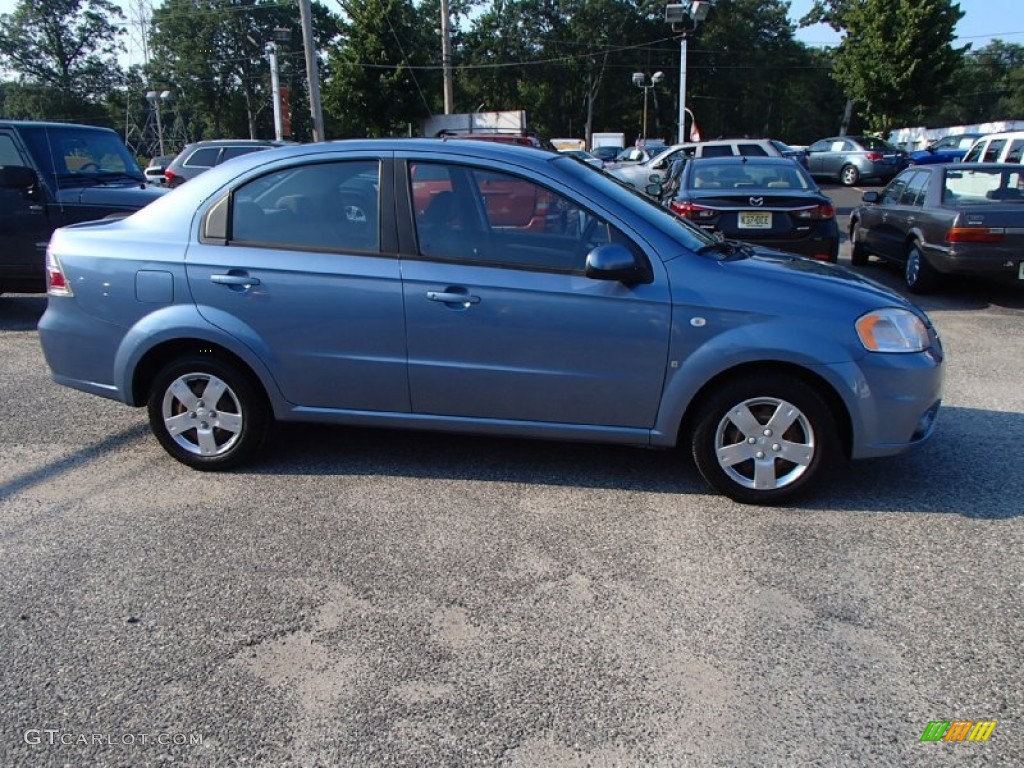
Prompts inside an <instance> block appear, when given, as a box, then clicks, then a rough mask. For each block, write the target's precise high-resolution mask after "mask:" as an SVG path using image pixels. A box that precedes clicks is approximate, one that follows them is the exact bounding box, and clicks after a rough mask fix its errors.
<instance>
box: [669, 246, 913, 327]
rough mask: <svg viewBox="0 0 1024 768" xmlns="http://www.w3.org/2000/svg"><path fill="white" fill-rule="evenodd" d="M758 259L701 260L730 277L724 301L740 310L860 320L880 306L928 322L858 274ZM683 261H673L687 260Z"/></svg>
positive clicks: (764, 251)
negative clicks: (893, 308)
mask: <svg viewBox="0 0 1024 768" xmlns="http://www.w3.org/2000/svg"><path fill="white" fill-rule="evenodd" d="M752 251H753V255H750V256H741V257H736V258H725V259H720V258H718V257H717V256H715V255H712V254H709V255H706V256H698V257H697V258H698V259H701V260H707V261H709V262H711V263H712V265H713V267H714V268H715V269H716V270H719V271H720V272H725V273H727V274H728V278H727V279H725V280H721V279H718V280H715V281H714V283H715V284H720V285H721V286H722V287H721V290H722V296H721V297H719V300H721V301H725V302H726V304H729V305H732V306H734V307H742V306H746V307H750V308H757V309H759V310H761V311H765V312H767V313H770V314H796V315H806V316H812V317H821V318H825V317H831V318H836V319H838V318H851V317H859V316H860V315H862V314H863V313H864V312H868V311H870V310H873V309H878V308H880V307H901V308H905V309H909V310H911V311H912V312H914V313H915V314H917V315H918V316H919V317H921V319H922V320H924V321H925V322H928V320H927V317H926V316H925V314H924V312H923V311H922V310H921V309H919V308H918V307H917V306H915V305H914V304H913V303H912V302H910V301H908V300H907V299H905V298H904V297H902V296H900V295H899V294H898V293H895V292H894V291H892V290H890V289H889V288H887V287H885V286H884V285H881V284H880V283H876V282H875V281H873V280H871V279H869V278H866V277H864V276H862V275H860V274H858V273H856V272H852V271H850V270H849V269H846V268H845V267H840V266H837V265H835V264H827V263H823V262H820V261H814V260H812V259H805V258H803V257H800V256H794V255H792V254H788V253H783V252H781V251H774V250H771V249H769V248H758V247H754V248H752ZM687 261H689V260H688V259H680V260H676V261H675V262H673V263H674V264H679V263H680V262H687Z"/></svg>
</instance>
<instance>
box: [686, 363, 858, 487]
mask: <svg viewBox="0 0 1024 768" xmlns="http://www.w3.org/2000/svg"><path fill="white" fill-rule="evenodd" d="M775 420H781V421H782V422H783V425H782V426H783V427H784V428H783V431H782V435H781V436H780V435H778V434H772V431H773V430H772V426H771V424H772V422H773V421H775ZM738 422H746V423H745V424H743V425H742V426H741V424H740V423H738ZM780 437H781V439H780ZM690 447H691V450H692V453H693V459H694V462H695V463H696V465H697V469H698V470H699V471H700V473H701V475H702V476H703V477H704V479H705V480H706V481H707V482H708V484H709V485H711V486H712V487H713V488H715V489H716V490H718V491H719V492H721V493H723V494H724V495H726V496H728V497H729V498H730V499H733V500H734V501H738V502H740V503H741V504H763V505H770V504H779V503H782V502H786V501H790V500H792V499H794V498H796V497H797V496H799V495H801V494H803V493H806V492H807V491H809V490H810V489H811V488H813V487H814V485H815V484H816V483H818V482H819V481H820V479H821V477H822V475H823V474H824V473H825V472H826V471H827V470H828V469H829V468H831V467H832V465H833V464H834V463H835V462H836V461H837V460H839V458H840V456H841V455H842V452H841V451H840V449H839V439H838V436H837V431H836V422H835V418H834V417H833V415H832V412H831V411H830V410H829V407H828V405H826V403H825V401H824V399H823V398H822V397H821V395H819V394H818V393H817V392H816V391H815V390H814V389H813V388H812V387H811V386H810V385H808V384H806V383H805V382H803V381H801V380H800V379H798V378H796V377H794V376H789V375H786V374H768V375H758V376H752V377H749V378H742V379H740V378H737V379H734V380H732V381H728V382H726V384H725V385H724V386H722V387H720V388H719V390H718V391H717V392H716V393H715V394H714V395H713V396H712V397H711V398H710V399H709V400H707V401H706V402H705V403H703V405H702V406H701V407H700V411H699V412H698V414H697V418H696V420H695V422H694V429H693V432H692V435H691V446H690ZM720 447H721V449H722V453H721V454H720V453H719V449H720ZM773 452H774V453H775V454H776V455H775V458H774V459H772V458H771V455H772V453H773ZM748 453H749V454H750V456H749V458H742V457H745V456H746V454H748ZM730 454H731V456H730ZM784 456H788V458H784ZM765 458H767V459H768V461H763V460H764V459H765ZM794 459H795V460H794ZM759 460H761V464H760V470H759V471H758V461H759ZM759 484H760V485H762V487H760V488H759V487H757V485H759Z"/></svg>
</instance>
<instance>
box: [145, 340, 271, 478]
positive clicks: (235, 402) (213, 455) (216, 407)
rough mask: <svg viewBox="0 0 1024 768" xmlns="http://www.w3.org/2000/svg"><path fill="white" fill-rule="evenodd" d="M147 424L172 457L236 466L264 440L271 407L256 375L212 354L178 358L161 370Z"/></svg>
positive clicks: (211, 466)
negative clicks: (257, 382) (255, 379)
mask: <svg viewBox="0 0 1024 768" xmlns="http://www.w3.org/2000/svg"><path fill="white" fill-rule="evenodd" d="M149 424H150V428H151V429H152V430H153V434H154V435H156V438H157V440H159V441H160V444H161V445H162V446H163V447H164V450H166V451H167V452H168V453H169V454H171V456H173V457H174V458H175V459H177V460H178V461H180V462H181V463H183V464H187V465H188V466H190V467H193V468H194V469H200V470H211V471H212V470H222V469H230V468H232V467H237V466H238V465H240V464H242V463H243V462H245V461H246V460H248V459H249V458H250V457H251V456H252V454H253V453H254V452H255V451H256V450H257V449H258V448H259V447H260V445H261V444H262V443H263V440H264V438H265V437H266V434H267V428H268V426H269V424H270V416H269V407H268V405H267V402H266V399H265V397H264V396H263V393H262V392H261V391H260V390H259V388H258V385H257V384H255V383H254V382H253V380H252V378H251V377H250V376H249V375H247V374H246V373H244V372H243V371H242V370H240V369H239V368H238V367H237V366H235V365H234V364H232V363H229V362H227V361H225V360H221V359H218V358H216V357H213V356H207V355H201V356H200V355H195V356H189V357H184V358H180V359H178V360H175V361H173V362H171V363H170V364H168V365H167V366H165V367H164V368H163V370H161V371H160V373H158V374H157V376H156V379H155V380H154V382H153V387H152V389H151V391H150V395H149Z"/></svg>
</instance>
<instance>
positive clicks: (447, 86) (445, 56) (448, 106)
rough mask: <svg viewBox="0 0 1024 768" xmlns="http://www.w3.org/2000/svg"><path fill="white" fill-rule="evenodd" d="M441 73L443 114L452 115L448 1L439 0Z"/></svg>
mask: <svg viewBox="0 0 1024 768" xmlns="http://www.w3.org/2000/svg"><path fill="white" fill-rule="evenodd" d="M441 73H442V76H443V78H444V113H445V114H446V115H450V114H452V111H453V110H454V102H455V87H454V83H453V82H452V34H451V20H450V19H449V18H448V0H441Z"/></svg>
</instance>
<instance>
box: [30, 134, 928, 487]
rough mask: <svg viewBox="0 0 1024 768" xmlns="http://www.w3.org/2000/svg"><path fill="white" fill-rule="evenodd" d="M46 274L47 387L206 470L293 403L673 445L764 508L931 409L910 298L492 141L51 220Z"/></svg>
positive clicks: (275, 175)
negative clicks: (131, 209)
mask: <svg viewBox="0 0 1024 768" xmlns="http://www.w3.org/2000/svg"><path fill="white" fill-rule="evenodd" d="M47 275H48V281H49V303H48V307H47V310H46V312H45V314H44V315H43V317H42V319H41V321H40V325H39V333H40V339H41V342H42V346H43V352H44V354H45V356H46V360H47V362H48V364H49V366H50V368H51V369H52V372H53V377H54V379H55V380H56V381H57V382H58V383H60V384H64V385H67V386H69V387H73V388H75V389H79V390H82V391H85V392H89V393H92V394H95V395H99V396H102V397H107V398H113V399H115V400H119V401H121V402H123V403H125V404H127V405H130V406H138V407H145V408H147V409H148V416H149V422H150V425H151V427H152V430H153V432H154V434H155V436H156V438H157V440H158V441H159V442H160V443H161V445H162V446H163V447H164V448H165V449H166V451H167V452H168V453H169V454H170V455H171V456H173V457H174V458H175V459H177V460H178V461H181V462H183V463H184V464H186V465H188V466H190V467H194V468H195V469H199V470H221V469H229V468H233V467H238V466H240V465H242V464H243V463H245V462H246V461H249V460H252V459H253V458H254V456H255V455H256V453H257V451H258V450H259V449H260V446H261V445H262V444H263V442H264V439H265V437H266V436H267V434H268V430H269V429H270V427H271V425H272V423H273V422H274V421H275V420H280V421H308V422H322V423H336V424H354V425H363V426H382V427H390V428H410V429H435V430H445V431H459V432H469V433H476V434H487V435H514V436H518V437H527V438H550V439H559V440H581V441H601V442H607V443H619V444H629V445H636V446H643V447H648V448H673V447H676V446H681V447H683V448H684V449H685V450H686V451H687V452H688V453H690V454H691V456H692V457H693V460H694V461H695V463H696V466H697V468H698V469H699V471H700V472H701V474H702V475H703V477H704V478H705V479H706V480H707V481H708V482H709V483H710V484H711V485H712V486H713V487H714V488H716V489H718V490H719V491H720V492H722V493H724V494H726V495H727V496H729V497H731V498H733V499H735V500H737V501H740V502H746V503H755V504H773V503H779V502H783V501H786V500H790V499H793V498H794V497H796V496H797V495H798V494H800V493H803V492H806V491H807V490H809V489H810V488H812V487H813V486H814V484H815V483H816V482H817V481H819V480H820V479H821V477H822V476H823V474H824V473H825V472H826V471H828V470H830V469H832V468H834V467H836V466H837V465H840V464H841V463H842V461H843V459H844V457H852V458H855V459H857V458H865V457H875V456H888V455H892V454H898V453H900V452H902V451H905V450H907V449H910V448H913V447H914V446H916V445H919V444H920V443H922V442H923V441H924V440H926V439H927V438H928V437H929V436H930V435H931V434H932V432H933V428H934V424H935V418H936V414H937V412H938V409H939V402H940V390H941V382H942V359H943V354H942V349H941V346H940V343H939V339H938V336H937V335H936V332H935V330H934V329H933V327H932V325H931V323H930V322H929V320H928V318H927V317H926V316H925V314H924V313H923V312H922V311H921V310H920V309H918V308H917V307H915V306H914V305H913V304H911V303H910V302H908V301H906V300H905V299H903V298H901V297H900V296H898V295H896V294H894V293H892V292H890V291H889V290H887V289H885V288H882V287H880V286H878V285H877V284H875V283H873V282H870V281H868V280H866V279H863V278H861V277H859V276H857V275H856V274H854V273H852V272H849V271H846V270H844V269H841V268H839V267H836V266H834V265H831V264H822V263H817V262H814V261H811V260H809V259H804V258H801V257H798V256H793V255H788V254H783V253H780V252H777V251H771V250H766V249H759V248H755V247H751V246H748V245H746V244H742V243H738V242H733V241H728V240H719V239H717V238H716V237H714V236H712V235H709V234H707V233H705V232H704V231H702V230H701V229H700V228H698V227H696V226H694V225H693V224H691V223H689V222H688V221H686V220H684V219H682V218H681V217H679V216H677V215H676V214H674V213H672V212H671V211H669V210H667V209H665V208H663V207H661V206H659V205H658V204H657V203H656V202H655V201H653V200H651V199H649V198H647V197H646V196H645V195H643V194H642V193H640V192H638V191H636V190H633V189H630V188H627V187H626V186H624V185H622V184H620V183H618V182H617V181H615V180H614V179H613V178H611V177H609V176H607V175H605V174H600V173H594V171H593V169H590V168H587V167H585V166H584V165H582V164H581V163H579V162H577V161H575V160H573V159H572V158H569V157H563V156H559V155H558V154H556V153H551V152H546V151H543V150H536V149H530V148H524V147H517V146H511V145H502V144H494V143H488V142H476V141H459V140H434V139H422V140H417V139H387V140H360V141H345V142H332V143H320V144H308V145H303V146H291V147H285V148H281V149H271V150H266V151H263V152H255V153H252V154H249V155H246V156H244V157H240V158H236V159H234V160H231V161H228V162H226V163H224V164H223V165H220V166H217V167H215V168H213V169H211V170H210V171H208V172H206V173H204V174H202V175H200V176H198V177H197V178H195V179H194V180H192V181H190V182H189V183H188V184H185V185H183V186H181V187H179V188H177V189H175V190H174V191H172V192H171V193H170V194H168V195H166V196H165V197H163V198H161V199H159V200H157V201H155V202H154V203H152V204H151V205H149V206H148V207H146V208H144V209H143V210H141V211H139V212H138V213H136V214H134V215H132V216H129V217H128V218H125V219H121V220H109V221H98V222H90V223H86V224H78V225H74V226H70V227H66V228H63V229H60V230H58V231H57V232H56V233H55V235H54V236H53V238H52V239H51V241H50V244H49V249H48V252H47Z"/></svg>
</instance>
